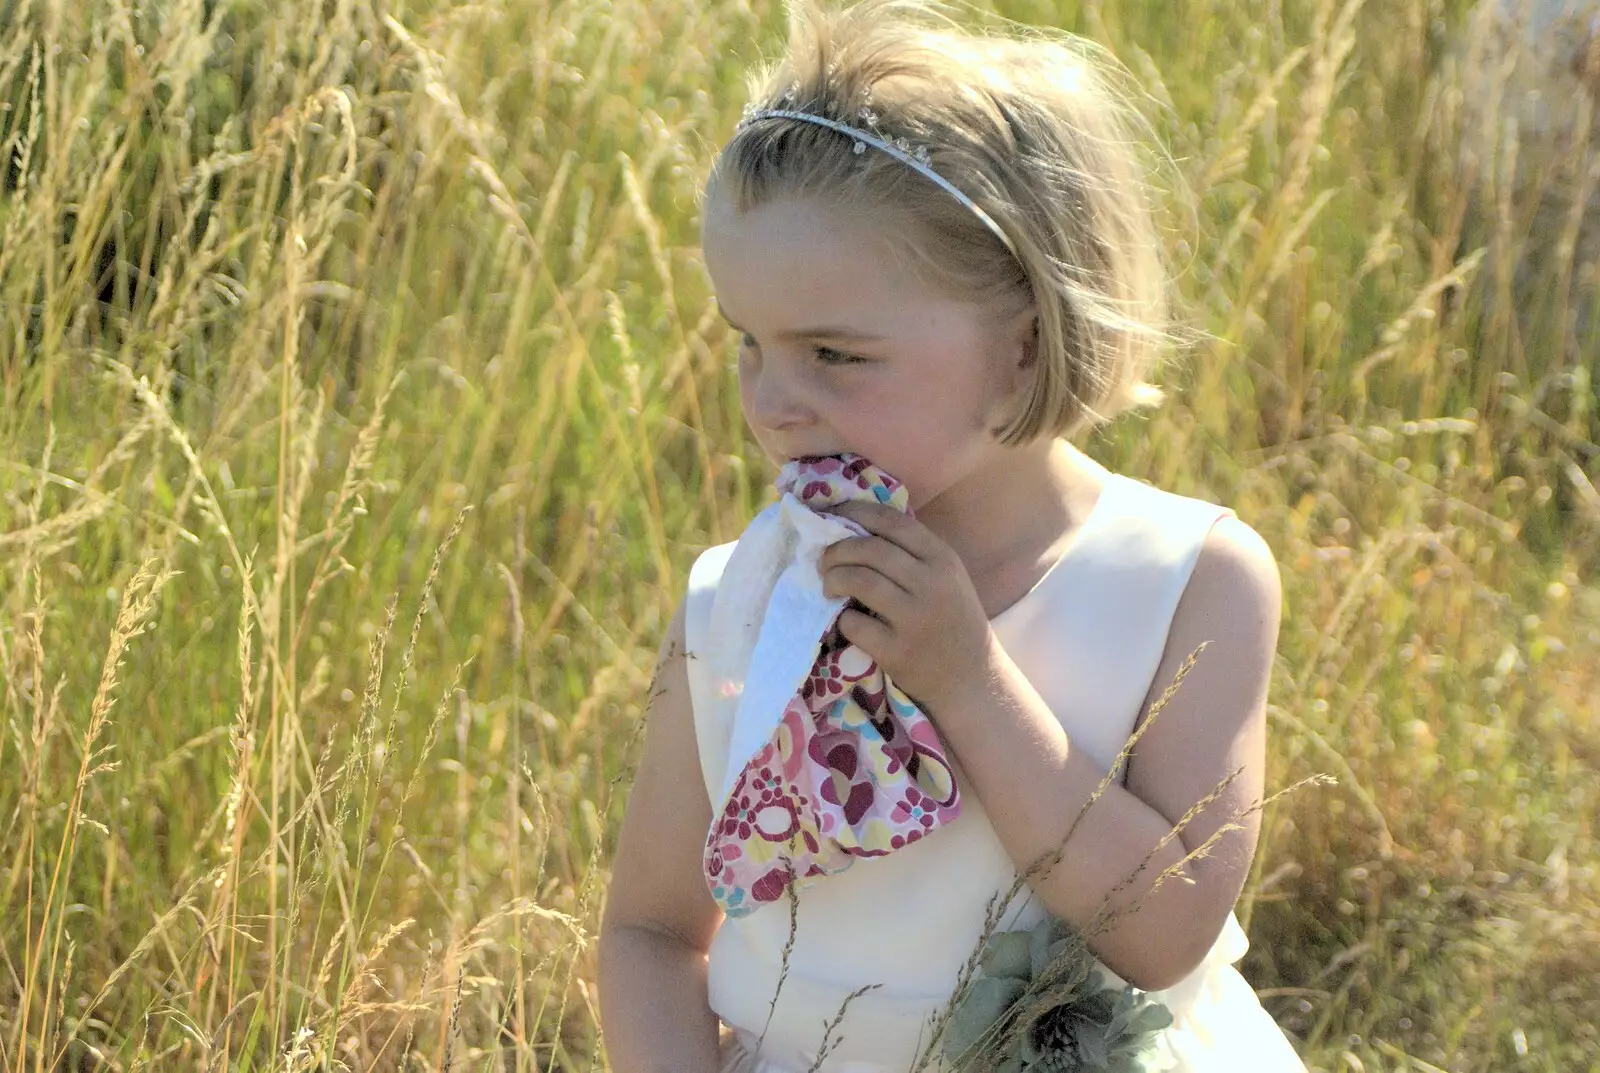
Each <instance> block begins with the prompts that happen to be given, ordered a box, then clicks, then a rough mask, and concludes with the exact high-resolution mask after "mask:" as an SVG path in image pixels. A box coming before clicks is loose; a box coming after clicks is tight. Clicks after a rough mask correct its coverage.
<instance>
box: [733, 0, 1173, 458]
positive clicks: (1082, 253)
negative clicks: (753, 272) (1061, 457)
mask: <svg viewBox="0 0 1600 1073" xmlns="http://www.w3.org/2000/svg"><path fill="white" fill-rule="evenodd" d="M941 9H942V5H939V4H938V3H936V2H934V0H863V2H860V3H857V4H854V5H853V6H851V7H848V8H845V9H843V10H839V11H824V10H823V9H822V8H820V7H819V6H818V4H817V2H816V0H790V2H789V5H788V16H789V34H788V41H787V45H786V47H785V49H784V53H783V55H782V56H781V58H780V59H779V60H778V61H777V62H776V63H774V64H771V65H769V66H767V67H765V68H763V69H761V70H759V71H757V72H756V73H754V74H753V75H752V76H751V77H750V79H749V84H748V88H749V91H750V103H751V105H752V106H753V107H755V108H759V109H769V108H782V109H790V110H794V111H803V112H807V113H810V114H813V115H819V116H824V117H827V118H830V119H834V120H838V121H840V122H845V123H849V124H850V125H852V126H855V127H861V128H863V129H869V128H868V123H869V122H870V123H872V124H873V126H872V127H871V128H870V129H872V130H875V131H876V132H877V133H878V134H879V135H881V136H886V137H889V138H891V139H893V138H904V139H906V140H907V141H909V142H910V143H912V144H913V145H920V146H924V147H926V148H927V150H928V151H929V154H930V156H929V159H928V163H929V164H930V166H931V167H932V168H933V170H934V171H936V172H937V173H938V174H939V175H941V176H942V177H944V178H945V179H947V180H949V181H950V182H951V183H953V184H954V185H955V186H956V187H957V188H958V189H959V190H961V191H962V192H963V193H964V194H966V195H967V197H969V198H971V199H972V200H973V201H974V202H976V203H977V204H978V205H980V206H982V208H983V209H984V211H985V212H987V213H988V214H989V215H990V217H992V218H993V219H994V220H995V221H996V222H997V223H998V224H999V226H1000V227H1001V228H1002V229H1003V230H1004V231H1005V233H1006V235H1007V236H1008V237H1009V238H1010V239H1011V243H1012V245H1013V246H1014V247H1015V249H1016V253H1015V254H1013V253H1012V252H1011V251H1009V250H1007V249H1006V247H1005V244H1004V243H1002V242H1001V241H1000V240H999V238H998V237H996V236H995V235H994V234H993V233H992V232H990V231H989V229H988V228H987V227H986V226H985V224H984V222H983V220H982V218H981V217H979V216H978V215H977V214H976V213H974V212H972V211H971V209H969V208H967V207H966V206H964V205H962V204H961V202H960V201H958V200H957V199H956V198H954V197H952V196H951V195H950V194H949V193H948V192H946V191H944V190H941V189H940V188H939V187H938V186H937V185H935V184H934V183H932V182H930V181H928V180H927V179H926V178H925V177H924V176H922V175H920V174H918V173H917V172H916V171H915V170H914V169H913V168H911V167H908V166H907V165H905V164H904V163H902V162H900V161H898V160H896V159H895V158H894V157H892V156H890V155H888V154H886V153H882V152H877V151H875V150H870V149H869V150H868V151H866V152H861V153H858V152H855V151H854V149H855V145H854V142H853V140H852V139H851V138H850V137H849V136H848V135H844V134H840V133H838V132H836V131H833V130H830V129H827V128H825V127H822V126H818V125H816V124H811V123H803V122H795V121H788V122H772V121H769V122H761V123H753V124H751V125H749V126H745V127H741V128H740V129H739V130H738V131H737V132H736V133H735V134H734V136H733V137H732V138H731V139H730V140H729V142H728V144H727V145H725V146H724V147H723V149H722V151H721V152H720V153H719V154H718V156H717V159H716V161H715V163H714V164H713V166H712V169H711V174H710V177H709V178H708V181H707V185H706V189H707V196H710V194H711V193H712V192H718V193H720V194H722V195H725V196H729V197H731V199H732V200H731V202H730V204H731V205H732V207H733V208H734V210H735V211H736V212H740V213H743V212H745V211H748V210H750V209H752V208H756V207H759V206H761V205H763V204H766V203H767V202H769V201H772V200H775V199H777V198H780V197H789V196H808V197H821V198H824V199H828V200H829V202H830V203H834V204H838V205H839V206H840V207H842V208H848V209H850V210H851V211H855V212H860V213H865V214H867V216H868V218H873V219H877V220H880V221H882V220H884V219H885V216H886V214H903V217H904V218H905V219H907V220H908V221H909V222H910V223H911V224H912V226H909V227H906V228H902V229H898V230H899V231H900V234H901V235H902V236H903V239H902V241H903V244H904V246H903V248H904V250H905V252H907V253H909V254H910V255H911V256H912V258H913V259H914V261H915V263H916V265H917V267H918V269H919V271H921V272H922V273H923V274H924V278H926V279H928V280H930V281H931V282H933V283H935V284H936V285H938V286H940V287H941V288H942V289H945V290H948V291H949V292H950V293H952V294H955V295H957V296H959V297H961V298H965V299H969V300H972V301H976V302H979V303H983V304H988V303H991V302H992V303H995V304H996V305H997V306H1000V305H1014V306H1015V307H1016V308H1017V309H1018V310H1020V309H1022V308H1024V305H1025V302H1026V301H1027V300H1032V301H1033V302H1034V304H1035V307H1036V309H1037V313H1038V338H1037V347H1036V355H1037V360H1036V361H1035V362H1034V373H1033V383H1032V386H1031V389H1030V390H1029V392H1028V396H1027V399H1026V401H1025V403H1024V404H1023V406H1022V407H1021V408H1020V412H1018V413H1017V414H1016V415H1015V416H1014V417H1013V418H1012V419H1011V420H1010V421H1009V423H1007V424H1006V425H1005V426H1004V427H1003V428H1001V429H999V430H997V436H998V438H999V439H1000V441H1001V442H1003V443H1006V444H1012V445H1015V444H1022V443H1027V442H1030V441H1032V440H1035V439H1038V438H1039V437H1042V436H1071V435H1073V434H1075V433H1076V432H1078V431H1080V430H1082V429H1084V428H1087V427H1091V426H1093V425H1096V424H1099V423H1101V422H1104V421H1107V420H1109V419H1110V418H1112V417H1114V416H1116V415H1117V414H1119V413H1121V412H1123V411H1125V410H1128V409H1131V408H1133V407H1137V406H1144V405H1151V404H1154V403H1155V402H1158V401H1159V400H1160V398H1161V392H1160V391H1159V390H1158V389H1156V388H1155V387H1153V386H1152V385H1151V384H1149V383H1147V382H1146V377H1147V376H1148V375H1149V373H1150V372H1151V370H1152V369H1153V368H1154V366H1155V364H1156V362H1157V361H1158V359H1159V357H1160V355H1161V353H1162V351H1163V349H1164V348H1165V347H1166V345H1167V344H1168V343H1169V342H1171V341H1173V340H1174V339H1175V337H1176V336H1175V333H1174V332H1173V330H1172V326H1171V325H1170V323H1169V322H1168V313H1167V288H1168V276H1167V272H1166V270H1165V266H1164V263H1163V258H1162V253H1161V238H1160V234H1159V231H1158V229H1157V225H1156V221H1155V215H1154V212H1153V206H1152V204H1151V199H1150V197H1149V190H1150V187H1149V185H1148V183H1147V181H1146V173H1147V167H1146V163H1147V161H1148V160H1149V159H1150V157H1151V153H1150V150H1151V149H1152V147H1153V146H1154V145H1155V139H1154V138H1153V136H1151V135H1150V132H1149V129H1148V127H1147V126H1146V125H1145V124H1144V123H1143V122H1142V121H1141V120H1140V119H1139V118H1138V115H1137V113H1136V112H1135V110H1134V109H1133V107H1132V106H1131V104H1129V95H1128V94H1126V93H1123V92H1119V91H1118V89H1117V84H1118V83H1119V82H1122V81H1123V76H1122V74H1121V69H1120V68H1118V67H1117V66H1116V65H1115V63H1114V62H1113V61H1111V60H1110V59H1109V58H1108V57H1106V56H1105V55H1104V54H1103V52H1102V51H1101V50H1098V49H1097V48H1096V47H1095V46H1093V45H1091V44H1090V43H1088V42H1086V41H1083V40H1081V39H1078V38H1075V37H1072V36H1071V35H1061V36H1059V37H1054V36H1052V37H1048V38H1047V37H1045V36H1043V35H1042V34H1036V33H1034V34H1029V35H1028V36H1027V37H1003V36H987V35H981V34H975V33H969V32H967V31H964V30H962V29H961V28H960V27H958V26H957V25H956V24H955V23H954V22H953V21H951V20H950V19H949V18H948V17H946V16H944V15H943V14H942V13H941ZM867 109H870V115H868V116H865V117H864V116H863V112H864V110H867ZM890 218H895V217H894V216H891V217H890Z"/></svg>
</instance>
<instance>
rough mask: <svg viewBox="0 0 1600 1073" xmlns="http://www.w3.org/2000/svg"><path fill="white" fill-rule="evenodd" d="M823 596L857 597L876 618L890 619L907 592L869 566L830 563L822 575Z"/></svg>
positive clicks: (901, 603)
mask: <svg viewBox="0 0 1600 1073" xmlns="http://www.w3.org/2000/svg"><path fill="white" fill-rule="evenodd" d="M822 592H823V595H825V596H828V597H830V598H832V599H838V598H839V597H841V596H844V597H849V598H851V599H854V600H859V601H860V602H861V603H862V604H864V605H866V606H867V607H869V608H871V609H872V611H873V613H874V614H876V615H878V616H879V617H880V618H884V619H888V620H891V621H892V620H893V619H894V618H895V617H896V614H895V613H896V611H898V610H899V609H900V608H901V607H902V606H903V601H904V600H905V599H906V598H907V597H909V596H910V595H911V594H910V593H909V592H907V591H906V590H905V589H903V588H901V587H900V586H899V585H897V584H895V582H894V581H893V580H892V579H890V578H887V577H885V576H884V575H883V574H880V573H879V572H878V571H876V570H874V569H873V568H872V567H870V566H856V565H853V564H849V563H847V564H845V565H842V566H831V567H829V568H828V569H827V570H826V571H824V572H823V575H822Z"/></svg>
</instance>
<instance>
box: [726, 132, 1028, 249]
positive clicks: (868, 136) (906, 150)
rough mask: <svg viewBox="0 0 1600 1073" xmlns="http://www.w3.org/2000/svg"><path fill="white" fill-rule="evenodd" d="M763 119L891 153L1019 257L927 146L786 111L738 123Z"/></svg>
mask: <svg viewBox="0 0 1600 1073" xmlns="http://www.w3.org/2000/svg"><path fill="white" fill-rule="evenodd" d="M861 115H862V118H863V119H865V120H866V121H867V122H868V123H870V124H874V125H876V123H877V118H878V117H877V116H876V115H875V114H874V113H873V112H872V111H871V110H870V109H863V110H862V113H861ZM761 119H798V120H800V121H801V122H802V123H815V124H816V125H817V126H819V127H827V128H828V129H829V130H834V131H838V132H839V133H840V134H844V135H847V136H849V137H851V138H854V139H855V143H856V144H855V152H857V153H860V152H863V151H864V150H865V149H866V147H867V146H869V145H870V146H872V147H873V148H874V149H877V150H879V151H880V152H884V153H888V154H889V155H890V156H892V157H894V158H895V159H896V160H898V161H900V162H901V163H902V164H904V165H906V166H907V167H908V168H911V169H913V170H915V171H916V172H917V173H918V174H920V175H922V176H925V177H926V178H928V179H930V180H932V181H933V182H935V183H937V184H938V185H939V186H940V187H942V188H943V189H944V190H945V191H946V192H947V193H949V195H950V196H951V197H953V198H955V199H956V200H957V201H959V202H961V204H963V205H965V206H966V207H967V208H969V209H971V210H972V211H973V213H974V214H975V215H976V216H977V217H978V219H980V220H982V221H983V226H985V227H987V228H988V229H989V230H990V231H993V232H994V236H995V237H996V238H998V239H999V240H1000V241H1001V242H1003V243H1004V244H1005V247H1006V249H1008V250H1010V251H1011V255H1012V256H1013V257H1015V256H1017V248H1016V247H1015V246H1013V245H1012V244H1011V239H1010V238H1008V237H1007V236H1006V233H1005V232H1004V231H1002V230H1001V229H1000V225H999V224H998V223H996V222H995V220H994V217H992V216H990V215H989V214H988V213H987V212H984V211H983V208H982V207H981V206H980V205H979V204H978V203H977V202H976V201H973V200H972V199H971V198H970V197H968V196H967V195H966V194H963V193H962V192H961V191H960V190H958V189H956V186H955V184H954V183H952V182H951V181H950V180H949V179H946V178H945V177H944V176H943V175H940V174H939V173H938V172H936V171H934V170H933V167H932V166H931V165H930V164H929V162H928V161H929V157H928V148H927V146H924V145H918V146H912V145H911V144H910V143H909V142H907V141H906V140H905V139H904V138H896V139H894V140H893V141H890V140H888V139H885V138H881V137H879V136H878V135H876V134H873V133H871V132H870V131H865V130H862V129H861V128H860V127H852V126H850V124H848V123H841V122H839V121H838V120H836V119H829V118H828V117H826V116H820V115H813V114H812V113H810V112H794V111H790V110H788V109H786V108H763V109H759V110H750V109H747V110H746V111H745V114H744V118H743V119H741V120H739V126H740V128H741V129H742V128H744V127H747V126H749V125H750V124H751V123H754V122H756V121H757V120H761Z"/></svg>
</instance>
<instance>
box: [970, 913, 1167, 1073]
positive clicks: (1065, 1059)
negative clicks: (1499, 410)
mask: <svg viewBox="0 0 1600 1073" xmlns="http://www.w3.org/2000/svg"><path fill="white" fill-rule="evenodd" d="M1171 1024H1172V1014H1171V1013H1170V1012H1168V1010H1167V1008H1166V1007H1165V1006H1163V1005H1162V1004H1161V1003H1159V1002H1156V1001H1155V1000H1153V999H1151V998H1150V997H1149V996H1148V995H1147V994H1146V993H1145V992H1143V991H1140V990H1138V989H1137V988H1135V987H1132V986H1123V987H1113V986H1111V985H1110V983H1109V982H1108V981H1107V980H1106V978H1105V977H1104V976H1103V975H1102V974H1101V973H1100V972H1099V971H1098V969H1096V967H1095V960H1094V956H1093V955H1092V954H1090V952H1089V948H1088V945H1087V944H1086V943H1085V942H1084V940H1083V937H1082V936H1080V935H1079V934H1078V933H1077V932H1075V931H1074V930H1073V929H1072V928H1071V927H1069V926H1068V925H1067V924H1065V923H1064V922H1062V921H1061V920H1058V919H1056V918H1055V917H1048V916H1047V917H1046V918H1045V919H1044V920H1042V921H1040V922H1039V924H1038V925H1037V926H1036V927H1034V928H1032V929H1031V930H1022V931H1007V932H999V933H997V934H995V935H992V936H990V938H989V940H988V941H987V942H986V943H985V944H984V947H983V952H982V954H981V956H980V962H979V965H978V972H977V974H976V975H975V976H974V977H973V979H972V981H971V983H970V986H969V987H968V988H967V990H966V993H965V995H964V996H963V997H962V998H961V1000H960V1002H959V1003H958V1004H957V1005H956V1007H955V1009H954V1011H953V1013H952V1015H951V1019H950V1022H949V1024H948V1025H947V1026H946V1029H945V1034H944V1041H943V1042H944V1053H945V1057H946V1059H948V1060H949V1061H950V1063H951V1064H952V1066H954V1068H956V1069H958V1070H968V1069H970V1070H993V1071H994V1073H1026V1071H1029V1070H1037V1071H1039V1073H1079V1071H1082V1073H1154V1071H1155V1070H1157V1069H1161V1068H1164V1066H1165V1064H1166V1063H1164V1062H1161V1061H1160V1050H1161V1049H1160V1048H1159V1047H1158V1046H1157V1044H1158V1040H1159V1033H1160V1032H1161V1030H1162V1029H1164V1028H1166V1027H1168V1026H1169V1025H1171Z"/></svg>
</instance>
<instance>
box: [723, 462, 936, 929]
mask: <svg viewBox="0 0 1600 1073" xmlns="http://www.w3.org/2000/svg"><path fill="white" fill-rule="evenodd" d="M777 485H778V492H779V494H780V495H792V496H795V497H796V498H797V499H799V501H800V502H801V503H802V504H804V505H805V506H806V507H808V508H810V509H811V510H814V511H821V510H824V509H825V508H827V507H830V506H833V505H835V504H838V503H843V502H845V501H846V500H850V499H868V500H872V501H876V502H879V503H885V504H888V505H889V506H892V507H896V508H898V509H900V510H903V511H907V512H908V513H909V507H908V505H907V497H906V493H905V490H904V488H903V487H902V486H901V484H900V483H899V482H898V481H896V480H895V479H894V478H893V477H890V476H889V475H888V474H887V473H884V472H883V471H882V470H880V469H878V468H877V467H876V466H874V465H873V464H872V463H870V462H868V461H867V460H866V459H864V458H860V457H859V456H854V455H839V456H828V457H820V458H802V459H799V460H797V461H794V462H790V463H788V464H787V465H785V466H784V467H783V470H782V472H781V473H780V474H779V476H778V481H777ZM836 520H837V521H839V522H840V523H842V524H843V525H844V526H846V527H847V528H848V529H850V530H851V531H854V532H856V533H859V534H861V535H866V534H865V531H864V530H862V529H861V528H860V527H858V526H856V525H855V524H854V523H851V522H849V521H846V520H845V519H844V518H837V519H836ZM842 609H843V604H842V602H841V610H842ZM714 804H716V803H714ZM960 814H961V798H960V794H959V792H958V791H957V789H956V785H955V779H954V778H953V776H952V774H951V770H950V766H949V764H948V763H947V762H946V760H945V756H944V746H943V744H942V743H941V742H940V740H939V737H938V734H937V733H936V732H935V730H934V727H933V724H932V723H931V722H930V721H929V719H928V717H927V716H926V715H924V714H923V713H922V712H921V711H920V710H919V709H918V708H917V706H916V704H915V703H914V702H913V701H912V700H911V699H910V698H909V697H908V696H906V694H905V693H903V692H901V691H900V690H899V689H898V688H896V687H895V684H894V683H893V682H892V681H890V680H889V679H888V677H887V676H885V675H884V674H883V672H882V671H880V670H879V669H878V666H877V664H876V663H874V662H873V660H872V658H871V657H870V656H868V655H867V654H866V653H865V652H863V651H862V650H861V649H859V648H857V647H856V646H855V645H852V644H851V643H850V642H849V641H847V640H845V638H844V635H843V634H841V633H840V632H839V629H838V625H837V616H835V620H834V624H833V625H831V626H830V627H829V628H828V629H827V631H826V632H825V634H824V635H823V636H822V637H821V638H819V639H818V644H817V651H816V660H815V662H814V664H813V665H812V669H811V673H810V674H809V675H807V677H806V680H805V682H804V683H803V684H802V685H801V687H800V689H799V690H798V691H797V692H796V693H795V694H794V695H793V696H792V697H790V698H789V701H788V703H787V705H786V706H785V707H784V711H783V717H782V719H781V720H780V722H779V723H778V728H777V730H776V731H775V732H774V733H773V736H772V738H771V740H770V741H768V742H767V744H766V745H765V746H764V747H763V748H761V750H760V751H759V752H757V753H756V754H755V756H753V757H751V758H750V759H749V760H748V762H746V763H745V764H744V767H743V769H742V771H741V772H740V774H739V775H738V777H737V778H736V779H735V781H734V783H733V789H732V791H731V793H730V794H729V795H728V797H727V799H726V800H725V801H723V802H721V803H720V807H718V808H715V809H714V818H713V821H712V824H711V831H710V833H709V835H708V837H707V839H706V847H705V875H706V882H707V884H708V885H709V886H710V888H711V894H712V897H714V898H715V899H716V901H717V903H718V904H719V905H720V906H721V907H722V910H723V912H724V913H725V914H727V915H728V916H730V917H740V916H744V915H746V914H748V913H752V912H754V911H755V910H757V909H759V908H760V907H761V906H763V905H766V904H768V903H770V902H775V901H777V900H778V899H780V898H782V897H783V896H784V892H785V891H786V890H788V888H789V886H790V884H791V883H793V884H798V885H799V886H804V885H806V883H807V882H808V881H811V880H814V879H815V878H817V877H820V876H826V875H833V874H835V873H838V872H842V871H844V870H845V869H846V868H849V867H850V865H851V864H853V863H854V862H855V860H856V859H857V858H859V857H881V856H884V855H885V854H888V853H892V852H893V851H895V850H897V849H900V848H901V847H903V846H907V845H910V844H911V843H913V842H916V841H917V840H918V839H920V838H922V837H923V836H925V835H926V834H927V833H928V832H930V831H933V830H935V829H937V828H938V827H939V826H941V825H942V824H946V823H949V822H950V821H951V820H954V819H955V818H956V817H957V816H959V815H960ZM797 889H798V888H797Z"/></svg>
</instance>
